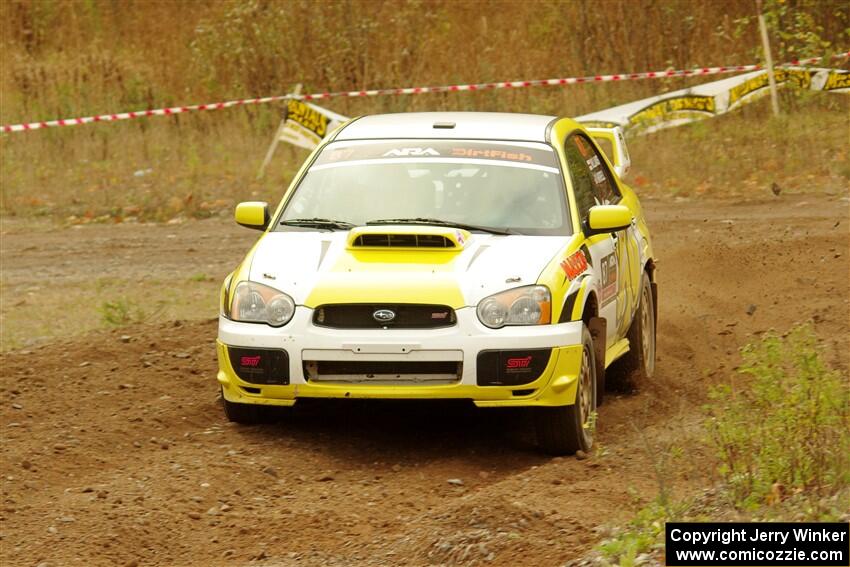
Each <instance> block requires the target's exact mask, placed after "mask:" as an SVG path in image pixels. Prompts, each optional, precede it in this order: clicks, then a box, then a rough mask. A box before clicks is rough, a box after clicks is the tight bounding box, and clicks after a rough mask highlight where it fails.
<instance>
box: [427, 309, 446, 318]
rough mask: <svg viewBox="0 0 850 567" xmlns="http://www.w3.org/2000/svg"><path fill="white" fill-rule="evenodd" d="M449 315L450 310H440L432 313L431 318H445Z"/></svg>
mask: <svg viewBox="0 0 850 567" xmlns="http://www.w3.org/2000/svg"><path fill="white" fill-rule="evenodd" d="M448 316H449V312H448V311H439V312H436V313H431V319H445V318H446V317H448Z"/></svg>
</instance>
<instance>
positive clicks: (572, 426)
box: [534, 327, 597, 455]
mask: <svg viewBox="0 0 850 567" xmlns="http://www.w3.org/2000/svg"><path fill="white" fill-rule="evenodd" d="M596 386H597V384H596V363H595V359H594V356H593V339H592V338H591V336H590V332H589V331H588V330H587V327H584V328H583V330H582V353H581V370H580V371H579V377H578V387H577V390H576V401H575V403H574V404H572V405H569V406H557V407H551V408H534V412H535V415H534V417H535V420H534V425H535V429H536V432H537V444H538V445H539V446H540V448H541V449H542V450H543V451H545V452H547V453H549V454H552V455H572V454H573V453H575V452H576V451H579V450H581V451H585V452H586V451H589V450H590V448H591V447H592V446H593V422H594V420H595V418H596Z"/></svg>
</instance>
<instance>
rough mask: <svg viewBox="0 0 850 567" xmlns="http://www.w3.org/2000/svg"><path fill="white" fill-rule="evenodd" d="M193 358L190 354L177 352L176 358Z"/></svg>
mask: <svg viewBox="0 0 850 567" xmlns="http://www.w3.org/2000/svg"><path fill="white" fill-rule="evenodd" d="M189 356H191V355H190V354H189V353H188V352H175V353H174V358H189Z"/></svg>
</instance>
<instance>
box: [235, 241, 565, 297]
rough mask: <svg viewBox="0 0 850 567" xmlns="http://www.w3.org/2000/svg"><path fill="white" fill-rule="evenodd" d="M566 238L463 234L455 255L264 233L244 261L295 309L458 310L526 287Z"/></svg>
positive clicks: (256, 277)
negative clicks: (423, 306) (405, 306)
mask: <svg viewBox="0 0 850 567" xmlns="http://www.w3.org/2000/svg"><path fill="white" fill-rule="evenodd" d="M568 240H569V237H561V236H523V235H509V236H502V235H490V234H471V235H469V236H468V238H466V239H465V240H464V241H463V246H462V247H460V248H459V249H457V250H455V249H452V250H441V249H430V248H426V249H410V248H403V249H399V248H386V249H374V248H372V249H354V248H352V247H351V246H350V245H349V239H348V233H347V232H345V231H336V232H297V231H296V232H270V233H268V234H266V235H264V236H263V237H262V238H261V240H260V242H259V243H258V244H257V247H256V249H255V250H254V253H253V257H252V258H251V259H250V261H251V268H250V276H249V277H250V279H251V280H252V281H256V282H260V283H264V284H266V285H269V286H271V287H274V288H277V289H279V290H281V291H283V292H285V293H288V294H289V295H291V296H292V298H293V299H294V300H295V303H296V304H298V305H306V306H308V307H317V306H319V305H324V304H328V303H434V304H442V305H449V306H451V307H453V308H459V307H463V306H467V305H476V304H477V303H478V302H479V301H480V300H481V299H482V298H484V297H486V296H488V295H491V294H493V293H496V292H499V291H503V290H505V289H509V288H514V287H519V286H524V285H530V284H534V283H535V282H536V281H537V278H538V277H539V275H540V273H541V272H542V271H543V269H544V268H545V267H546V266H547V265H548V264H549V262H550V261H551V260H552V258H553V257H554V256H555V255H556V254H557V253H558V252H559V251H560V250H561V249H563V248H564V247H565V246H566V244H567V241H568Z"/></svg>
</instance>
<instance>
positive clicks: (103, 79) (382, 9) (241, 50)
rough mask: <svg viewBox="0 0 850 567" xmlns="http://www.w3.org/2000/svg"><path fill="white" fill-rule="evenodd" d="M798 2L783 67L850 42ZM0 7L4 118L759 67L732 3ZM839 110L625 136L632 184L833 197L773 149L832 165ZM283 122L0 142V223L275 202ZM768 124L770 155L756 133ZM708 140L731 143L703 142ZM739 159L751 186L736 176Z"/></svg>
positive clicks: (523, 101) (530, 105) (191, 124)
mask: <svg viewBox="0 0 850 567" xmlns="http://www.w3.org/2000/svg"><path fill="white" fill-rule="evenodd" d="M792 3H793V4H794V10H793V11H791V12H788V10H787V9H785V8H787V6H788V5H789V2H785V1H780V0H771V1H769V2H767V5H768V9H769V11H770V13H771V14H772V15H773V16H774V19H775V23H776V28H777V30H778V31H777V33H776V34H774V41H775V45H776V46H777V49H778V51H779V52H780V53H779V54H778V55H777V58H779V59H781V58H783V57H792V56H797V55H806V54H810V53H815V52H817V53H820V52H822V51H823V50H825V49H826V50H828V49H829V48H830V45H825V44H835V45H837V46H839V47H840V46H842V45H843V44H847V43H850V42H848V34H847V31H846V29H848V28H850V8H848V6H847V4H846V3H845V2H842V1H840V0H819V1H815V0H796V1H795V2H792ZM0 12H2V13H0V30H2V50H0V122H2V123H12V122H17V121H22V120H27V121H28V120H36V119H51V118H57V117H68V116H76V115H87V114H91V113H101V112H106V111H116V110H130V109H144V108H152V107H159V106H163V105H174V104H185V103H194V102H204V101H214V100H226V99H231V98H238V97H242V96H254V95H264V94H273V93H274V94H277V93H282V92H285V91H287V90H288V89H289V88H290V87H291V86H292V85H293V84H294V83H297V82H301V83H304V86H305V89H306V90H308V91H311V90H314V89H315V90H325V89H329V90H338V89H353V88H362V87H365V86H398V85H412V84H445V83H451V82H465V81H481V80H498V79H506V78H525V77H554V76H564V75H576V74H578V75H583V74H588V73H596V72H619V71H639V70H646V69H659V68H665V67H667V66H674V67H689V66H694V65H715V64H726V63H729V62H750V61H752V60H754V59H756V58H757V39H756V38H757V36H756V34H755V28H754V24H753V22H752V21H751V18H750V16H751V15H752V6H751V3H750V2H748V1H737V0H716V1H714V2H696V1H693V2H692V1H686V0H677V1H672V2H671V1H667V2H658V3H654V2H635V1H633V0H605V1H603V2H598V1H594V2H591V1H590V0H580V1H575V2H548V1H538V2H526V3H520V2H490V3H477V2H447V1H446V2H437V1H424V0H423V1H417V0H409V1H386V2H377V1H372V0H368V1H367V0H350V1H334V2H328V1H325V2H314V1H306V0H305V1H288V2H275V1H239V2H237V1H228V2H223V1H201V0H197V1H192V2H188V1H183V2H178V1H163V0H135V1H126V2H122V3H115V2H106V1H105V0H88V1H85V2H83V1H77V0H55V1H52V2H47V1H46V0H45V1H36V2H30V1H23V0H7V1H5V2H0ZM803 16H805V17H803ZM748 18H749V19H748ZM780 32H781V33H780ZM691 83H693V80H691V81H689V80H683V79H677V80H666V81H652V82H650V81H644V82H631V83H621V84H601V85H587V86H581V87H576V86H574V87H567V88H535V89H521V90H517V91H499V92H484V93H475V94H441V95H424V96H408V97H389V98H379V99H377V98H376V99H368V100H362V99H361V100H348V101H345V100H338V101H334V102H333V104H331V105H329V106H331V107H333V108H334V109H335V110H337V111H339V112H342V113H344V114H348V115H357V114H363V113H369V112H385V111H404V110H420V109H461V110H464V109H469V110H472V109H476V110H503V111H526V112H539V113H551V114H559V115H577V114H581V113H584V112H588V111H591V110H596V109H600V108H605V107H608V106H611V105H613V104H616V103H622V102H625V101H628V100H633V99H635V98H639V97H641V96H647V95H650V94H654V93H657V92H660V91H662V90H669V89H673V88H679V87H681V86H684V85H687V84H691ZM839 98H841V97H840V96H839V95H834V97H828V96H827V97H821V98H819V99H818V100H812V101H803V102H802V103H799V102H796V101H794V102H793V104H794V105H797V106H800V108H798V109H796V111H795V112H793V113H791V114H789V117H788V119H787V120H788V122H787V124H784V125H783V124H772V123H769V120H768V119H767V116H766V115H765V114H764V112H763V111H762V110H759V109H755V110H747V111H746V113H745V114H746V116H745V115H744V114H742V115H740V116H737V117H728V118H723V119H721V120H716V121H714V122H712V124H711V125H710V126H709V125H700V126H695V127H694V128H692V129H682V130H681V131H680V132H681V133H675V134H664V135H657V136H652V137H650V138H646V139H642V140H639V141H636V142H634V144H633V151H634V152H635V156H634V157H635V162H636V164H637V168H636V171H635V173H636V175H637V176H640V177H637V176H636V177H635V179H636V180H640V179H643V180H645V182H641V184H642V185H643V186H646V188H647V190H650V191H663V190H666V189H667V188H669V189H671V190H674V191H676V192H680V193H697V194H698V193H700V192H715V191H728V190H730V189H734V190H745V184H744V182H747V183H755V184H760V183H764V182H768V183H770V182H772V181H773V180H774V179H773V178H774V177H777V176H779V177H783V178H784V179H791V180H790V181H785V183H786V184H790V185H792V186H794V187H799V188H801V189H805V188H806V187H807V182H806V179H805V175H809V174H813V175H816V176H818V177H820V178H823V180H825V181H826V182H827V184H828V185H830V186H831V185H835V184H840V183H841V182H842V180H846V177H847V174H848V172H847V171H844V172H841V171H836V169H837V168H838V167H839V166H835V165H831V166H825V167H822V168H819V169H818V170H817V171H816V172H811V171H809V169H810V167H804V168H803V169H800V168H798V167H797V164H798V162H799V165H802V166H809V165H810V163H809V159H808V158H806V157H798V156H802V152H794V151H791V150H792V148H788V147H787V146H786V145H785V142H783V140H784V139H785V135H784V133H783V131H784V130H785V129H794V130H799V131H800V132H801V136H803V138H804V139H800V140H799V141H800V142H801V143H802V144H805V145H806V146H808V145H809V144H810V143H812V142H814V141H816V140H822V139H823V138H824V137H826V138H827V139H828V140H827V141H828V142H829V144H828V145H829V146H830V147H831V148H833V149H830V150H827V151H828V152H830V154H829V156H828V157H831V158H832V160H831V161H832V162H833V163H842V162H845V163H846V161H847V160H846V152H845V150H843V149H841V148H842V147H843V146H844V145H845V144H841V143H838V144H834V142H835V141H836V140H835V138H836V136H837V137H839V138H840V134H841V132H840V128H838V129H835V128H831V129H824V128H823V126H822V125H823V124H830V123H831V124H833V125H834V124H839V125H844V124H846V116H847V105H846V102H843V101H838V100H837V99H839ZM786 107H787V103H786ZM278 112H279V108H277V107H273V106H267V107H262V108H239V109H230V110H224V111H218V112H210V113H197V114H192V115H181V116H179V117H171V118H150V119H143V120H138V121H133V122H123V123H114V124H108V125H107V124H104V125H90V126H84V127H75V128H63V129H58V130H50V131H39V132H33V133H26V134H12V135H5V136H0V154H1V155H0V165H2V174H0V175H2V178H1V179H0V181H2V183H0V185H2V188H1V189H2V190H1V191H0V214H4V215H19V216H30V215H48V216H51V217H53V218H57V219H63V220H69V221H70V222H80V221H90V220H98V219H99V220H103V221H110V222H112V221H116V220H122V219H126V218H127V217H141V218H145V219H151V220H166V219H170V218H173V217H175V216H187V217H204V216H208V215H211V214H215V213H217V212H220V211H223V210H227V209H229V208H230V206H231V205H232V204H233V203H234V202H235V201H238V200H240V199H244V198H262V199H268V200H275V198H276V197H277V196H278V195H279V194H280V191H281V187H282V186H283V185H284V184H285V183H286V181H287V180H288V178H289V177H290V176H291V174H292V172H293V171H294V169H295V168H296V167H297V165H298V163H299V162H300V161H301V160H302V159H303V157H304V155H305V153H304V152H302V151H301V150H297V149H293V148H284V149H283V151H282V152H281V155H279V156H278V159H277V160H276V161H275V163H274V165H273V167H272V169H271V171H270V175H269V176H268V177H267V178H266V179H264V180H262V181H259V182H258V181H256V180H255V179H254V176H255V173H256V170H257V167H258V165H259V162H260V159H261V158H262V155H263V152H264V150H265V147H266V146H267V144H268V142H269V138H270V136H271V134H272V132H273V131H274V127H275V125H276V123H277V116H278ZM744 124H746V126H745V127H744ZM764 124H767V126H768V127H767V130H766V135H767V137H768V138H770V139H769V140H767V141H765V137H764V136H760V135H757V134H756V129H755V128H754V126H755V127H761V126H763V125H764ZM709 128H710V129H716V128H719V129H721V131H722V132H725V133H726V134H728V136H727V137H728V138H731V141H729V142H727V141H726V140H725V138H724V142H723V143H722V144H720V145H718V146H709V145H708V142H706V143H705V144H703V143H702V140H703V139H705V138H706V136H707V131H708V129H709ZM802 133H805V134H804V135H803V134H802ZM668 141H669V142H668ZM839 141H840V140H839ZM683 147H684V148H686V149H685V150H682V148H683ZM693 147H700V148H701V150H700V151H701V152H702V153H703V154H705V155H710V156H711V159H710V160H708V163H709V164H710V167H709V168H708V170H707V171H705V173H706V175H704V176H702V178H700V179H699V180H697V179H696V178H695V177H694V176H693V175H692V172H693V171H695V169H694V168H693V167H692V166H693V165H694V164H699V165H700V166H701V167H700V169H702V166H704V164H705V162H706V160H703V159H699V158H698V154H697V153H696V152H693V151H692V148H693ZM659 150H662V151H659ZM842 152H845V153H842ZM743 157H745V158H746V159H744V167H746V168H749V171H748V172H747V173H740V167H741V160H742V158H743ZM650 158H651V159H650ZM747 160H749V161H747ZM751 165H752V166H753V167H751V168H750V166H751ZM845 169H846V168H845ZM803 170H805V171H806V173H805V174H803V177H800V175H799V174H798V173H799V172H800V171H803ZM842 176H843V177H842Z"/></svg>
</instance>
